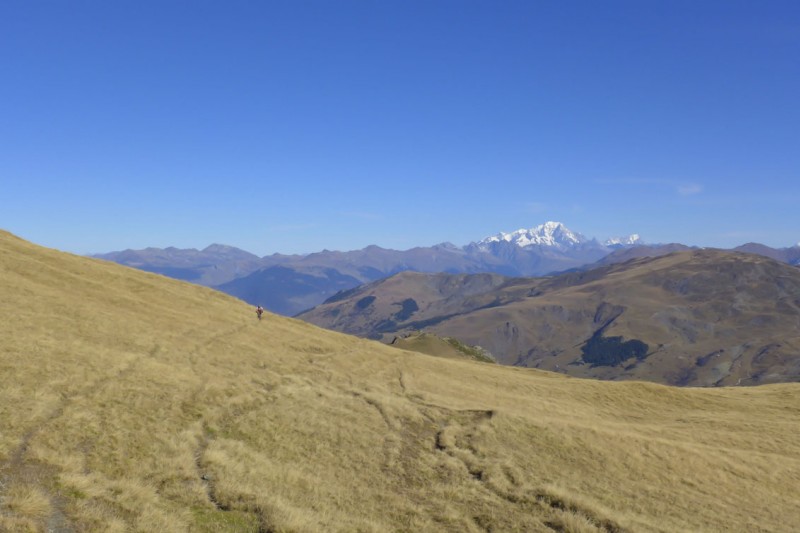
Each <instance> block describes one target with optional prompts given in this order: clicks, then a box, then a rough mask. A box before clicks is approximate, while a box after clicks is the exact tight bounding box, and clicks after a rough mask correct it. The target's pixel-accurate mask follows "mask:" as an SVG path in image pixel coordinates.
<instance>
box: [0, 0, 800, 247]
mask: <svg viewBox="0 0 800 533" xmlns="http://www.w3.org/2000/svg"><path fill="white" fill-rule="evenodd" d="M0 81H2V83H0V228H3V229H6V230H8V231H12V232H13V233H16V234H17V235H20V236H21V237H23V238H26V239H29V240H32V241H34V242H36V243H39V244H43V245H45V246H51V247H55V248H59V249H62V250H67V251H72V252H76V253H93V252H106V251H111V250H120V249H124V248H143V247H146V246H159V247H164V246H171V245H172V246H177V247H182V248H190V247H197V248H202V247H205V246H206V245H208V244H211V243H224V244H230V245H234V246H238V247H241V248H244V249H246V250H249V251H251V252H254V253H257V254H259V255H264V254H269V253H273V252H282V253H298V252H299V253H303V252H313V251H319V250H322V249H323V248H327V249H334V250H352V249H358V248H362V247H364V246H366V245H369V244H377V245H379V246H383V247H386V248H395V249H407V248H410V247H413V246H428V245H432V244H436V243H439V242H444V241H449V242H452V243H455V244H458V245H463V244H467V243H468V242H470V241H474V240H478V239H481V238H483V237H486V236H488V235H492V234H494V233H497V232H499V231H513V230H516V229H519V228H529V227H533V226H535V225H538V224H540V223H542V222H544V221H546V220H557V221H561V222H563V223H565V224H566V225H567V226H568V227H569V228H571V229H573V230H574V231H578V232H580V233H583V234H584V235H587V236H589V237H597V238H600V239H603V238H606V237H609V236H616V235H625V234H629V233H640V234H641V235H642V237H643V238H644V239H645V240H646V241H647V242H676V241H677V242H683V243H686V244H693V245H701V246H720V247H731V246H736V245H738V244H742V243H745V242H749V241H757V242H762V243H764V244H768V245H771V246H776V247H784V246H791V245H794V244H796V243H797V242H798V241H800V2H798V1H796V0H793V1H784V2H778V1H769V0H759V1H756V0H752V1H746V2H745V1H736V0H730V1H729V0H726V1H700V0H691V1H682V0H668V1H667V0H664V1H659V0H632V1H625V2H621V1H615V0H608V1H595V0H587V1H571V0H565V1H561V0H558V1H556V0H552V1H551V0H547V1H545V0H542V1H536V0H525V1H488V0H487V1H473V0H424V1H405V0H404V1H399V0H398V1H388V0H380V1H368V0H360V1H338V0H337V1H330V0H318V1H309V0H298V1H286V2H269V1H249V2H237V1H228V0H225V1H222V0H219V1H215V2H208V1H196V0H192V1H170V0H164V1H155V0H136V1H133V0H115V1H100V0H98V1H91V2H88V1H73V0H70V1H63V0H58V1H52V2H47V1H41V0H5V1H3V2H2V3H0Z"/></svg>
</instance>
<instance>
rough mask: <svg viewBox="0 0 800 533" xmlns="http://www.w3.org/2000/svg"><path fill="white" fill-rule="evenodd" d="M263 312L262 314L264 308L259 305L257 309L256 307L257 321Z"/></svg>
mask: <svg viewBox="0 0 800 533" xmlns="http://www.w3.org/2000/svg"><path fill="white" fill-rule="evenodd" d="M263 312H264V308H263V307H261V306H260V305H259V306H258V307H256V316H257V317H258V319H259V320H261V314H262V313H263Z"/></svg>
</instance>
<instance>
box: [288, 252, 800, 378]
mask: <svg viewBox="0 0 800 533" xmlns="http://www.w3.org/2000/svg"><path fill="white" fill-rule="evenodd" d="M448 279H449V280H450V281H449V283H451V284H454V285H459V284H467V283H469V279H470V278H469V276H467V277H464V276H460V277H450V278H448V277H447V275H438V277H432V276H426V275H424V274H416V275H414V276H406V277H394V278H391V279H389V280H386V281H385V282H383V283H376V284H372V285H370V286H366V287H364V288H363V289H361V290H359V291H356V292H354V293H353V294H351V295H350V296H349V297H348V298H346V299H343V300H340V301H336V302H332V303H329V304H326V305H323V306H319V307H318V308H316V309H314V310H312V311H310V312H308V313H305V314H303V315H301V318H303V319H305V320H308V321H310V322H313V323H315V324H318V325H321V326H325V327H329V328H332V329H336V330H339V331H344V332H348V333H355V334H359V335H363V336H372V337H373V338H378V337H379V336H383V337H384V338H386V337H388V336H390V335H391V336H393V335H396V334H398V332H405V331H409V330H422V331H427V332H430V333H434V334H437V335H440V336H450V337H455V338H458V339H460V340H461V341H463V342H465V343H467V344H471V345H480V346H482V347H484V348H486V349H488V350H489V352H491V353H492V355H494V357H495V358H496V359H497V360H498V361H499V362H501V363H504V364H513V365H520V366H529V367H536V368H543V369H547V370H554V371H558V372H564V373H567V374H570V375H573V376H580V377H594V378H603V379H640V380H648V381H656V382H661V383H667V384H676V385H695V386H711V385H740V384H741V385H754V384H762V383H774V382H790V381H800V269H797V268H796V267H792V266H789V265H786V264H783V263H780V262H777V261H773V260H771V259H768V258H765V257H762V256H756V255H750V254H742V253H735V252H723V251H719V250H696V251H687V252H678V253H674V254H670V255H666V256H663V257H657V258H638V259H632V260H629V261H627V262H625V263H622V264H615V265H610V266H606V267H602V268H598V269H595V270H591V271H587V272H575V273H569V274H564V275H561V276H556V277H552V278H536V279H534V278H530V279H522V278H519V279H505V280H503V279H502V278H498V279H496V280H495V281H494V283H493V284H491V285H488V284H484V285H483V287H482V289H481V290H482V292H481V291H478V292H472V293H470V294H469V295H468V296H466V295H464V296H462V297H459V295H458V294H457V293H456V294H450V295H448V297H447V298H442V297H440V296H439V294H438V293H437V292H436V291H435V290H430V289H429V287H430V286H431V285H441V284H443V283H447V281H445V280H448ZM409 298H410V299H413V300H414V301H415V302H417V303H416V307H418V310H417V311H416V312H414V313H413V314H412V315H410V316H408V317H402V318H404V320H399V318H400V317H399V316H398V315H397V313H396V311H397V309H398V306H399V305H400V304H401V303H402V302H404V301H405V300H407V299H409ZM359 302H361V304H359ZM367 302H369V305H365V304H366V303H367ZM360 307H361V308H360ZM406 307H409V305H408V304H406ZM411 307H413V306H411ZM593 336H595V337H596V338H597V337H602V338H603V339H605V340H602V339H601V342H598V343H596V344H595V346H600V348H598V351H597V353H592V352H591V351H590V352H589V353H588V354H587V353H586V350H589V348H590V347H591V346H587V343H588V342H589V341H590V340H591V339H592V338H593ZM615 337H620V339H618V342H617V346H614V345H613V342H611V341H613V340H614V338H615ZM609 338H611V340H609ZM635 340H638V341H641V342H642V343H644V344H646V345H647V349H646V352H645V353H642V354H639V357H635V356H632V355H628V356H626V353H625V352H624V346H625V343H629V342H631V341H635ZM620 346H623V348H622V349H621V350H620V351H619V352H617V351H615V350H617V349H618V348H619V347H620ZM617 353H619V354H620V355H619V356H617V355H616V354H617Z"/></svg>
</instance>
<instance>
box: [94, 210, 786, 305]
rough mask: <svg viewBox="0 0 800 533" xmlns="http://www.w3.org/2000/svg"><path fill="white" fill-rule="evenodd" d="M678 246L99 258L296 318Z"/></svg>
mask: <svg viewBox="0 0 800 533" xmlns="http://www.w3.org/2000/svg"><path fill="white" fill-rule="evenodd" d="M740 248H741V249H743V250H744V251H750V252H753V253H759V254H761V255H765V256H767V257H771V258H773V259H777V260H779V261H783V262H786V263H789V264H798V263H800V247H793V248H784V249H774V248H769V247H766V246H763V245H758V244H747V245H744V246H743V247H740ZM679 249H688V247H687V246H684V245H680V244H667V245H645V243H644V242H643V241H642V240H641V238H640V237H639V236H638V235H631V236H629V237H621V238H610V239H607V240H605V241H603V242H600V241H598V240H596V239H588V238H586V237H584V236H583V235H581V234H579V233H577V232H574V231H572V230H570V229H568V228H567V227H566V226H565V225H564V224H561V223H559V222H546V223H545V224H541V225H539V226H536V227H534V228H530V229H520V230H517V231H514V232H510V233H503V232H501V233H498V234H497V235H494V236H491V237H487V238H484V239H481V240H478V241H475V242H472V243H470V244H468V245H466V246H456V245H453V244H450V243H442V244H438V245H435V246H430V247H417V248H411V249H409V250H405V251H398V250H389V249H385V248H381V247H379V246H368V247H366V248H364V249H361V250H354V251H348V252H339V251H329V250H323V251H322V252H318V253H312V254H308V255H282V254H274V255H270V256H265V257H258V256H256V255H254V254H251V253H248V252H246V251H243V250H240V249H238V248H234V247H231V246H225V245H219V244H213V245H211V246H209V247H207V248H205V249H203V250H196V249H177V248H166V249H159V248H146V249H144V250H125V251H121V252H111V253H106V254H97V255H94V256H93V257H97V258H101V259H106V260H110V261H114V262H117V263H121V264H123V265H127V266H131V267H134V268H138V269H141V270H146V271H149V272H156V273H159V274H163V275H166V276H169V277H173V278H177V279H181V280H185V281H190V282H193V283H197V284H200V285H205V286H209V287H214V288H216V289H219V290H221V291H223V292H226V293H228V294H231V295H233V296H236V297H238V298H241V299H242V300H244V301H246V302H249V303H251V304H253V305H257V304H260V305H263V306H264V307H266V308H267V309H269V310H271V311H273V312H276V313H280V314H283V315H288V316H294V315H296V314H297V313H300V312H302V311H305V310H307V309H310V308H312V307H314V306H316V305H318V304H320V303H322V302H323V301H325V300H326V299H328V298H330V297H331V296H333V295H335V294H336V293H337V292H339V291H343V290H349V289H352V288H354V287H357V286H359V285H361V284H364V283H368V282H372V281H376V280H380V279H383V278H386V277H388V276H391V275H393V274H397V273H399V272H403V271H416V272H431V273H434V272H444V273H451V274H456V273H494V274H501V275H504V276H543V275H547V274H552V273H557V272H563V271H567V270H575V269H585V268H589V266H590V265H595V266H597V265H603V264H611V263H615V262H620V261H626V260H629V259H631V258H634V257H640V256H655V255H659V254H664V253H669V252H672V251H675V250H679Z"/></svg>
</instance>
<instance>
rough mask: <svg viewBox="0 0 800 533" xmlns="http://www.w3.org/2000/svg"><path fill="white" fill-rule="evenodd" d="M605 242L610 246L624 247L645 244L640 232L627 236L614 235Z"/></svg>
mask: <svg viewBox="0 0 800 533" xmlns="http://www.w3.org/2000/svg"><path fill="white" fill-rule="evenodd" d="M603 244H604V245H605V246H609V247H623V246H633V245H637V244H644V241H642V238H641V237H640V236H639V234H638V233H634V234H633V235H628V236H627V237H612V238H610V239H606V241H605V242H604V243H603Z"/></svg>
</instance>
